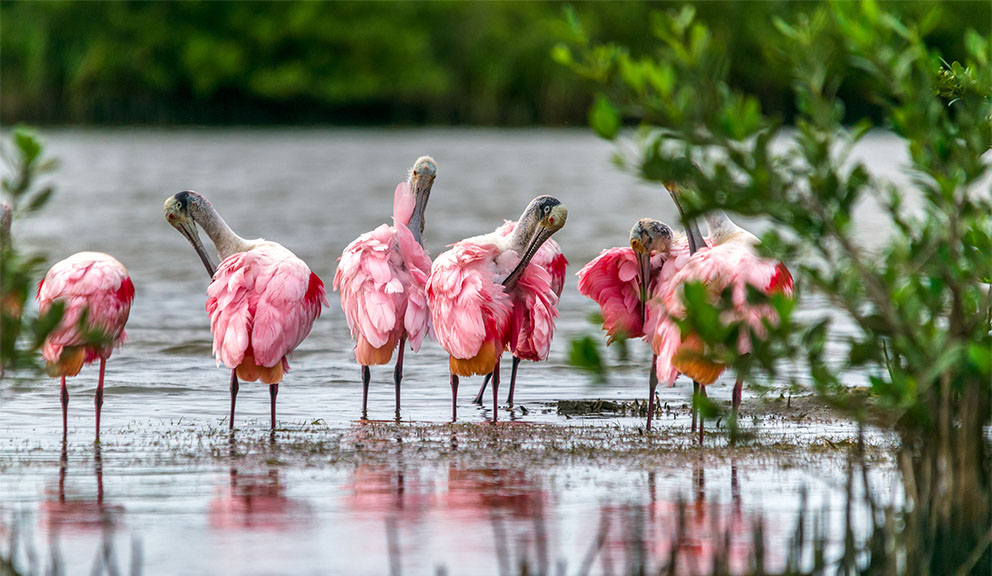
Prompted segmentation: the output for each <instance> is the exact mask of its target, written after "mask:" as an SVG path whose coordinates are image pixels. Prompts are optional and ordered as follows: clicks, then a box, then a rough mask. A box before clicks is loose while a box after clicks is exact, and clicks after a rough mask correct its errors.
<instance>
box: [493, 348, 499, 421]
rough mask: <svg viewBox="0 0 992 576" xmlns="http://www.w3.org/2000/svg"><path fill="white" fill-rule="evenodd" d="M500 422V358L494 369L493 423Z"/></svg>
mask: <svg viewBox="0 0 992 576" xmlns="http://www.w3.org/2000/svg"><path fill="white" fill-rule="evenodd" d="M497 420H499V358H497V359H496V366H494V367H493V422H496V421H497Z"/></svg>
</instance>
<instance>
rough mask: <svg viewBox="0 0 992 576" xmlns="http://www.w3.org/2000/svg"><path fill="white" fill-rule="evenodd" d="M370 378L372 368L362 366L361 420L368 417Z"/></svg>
mask: <svg viewBox="0 0 992 576" xmlns="http://www.w3.org/2000/svg"><path fill="white" fill-rule="evenodd" d="M371 380H372V370H371V369H370V368H369V367H368V366H362V420H365V419H367V418H368V417H369V382H370V381H371Z"/></svg>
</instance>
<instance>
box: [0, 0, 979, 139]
mask: <svg viewBox="0 0 992 576" xmlns="http://www.w3.org/2000/svg"><path fill="white" fill-rule="evenodd" d="M928 4H929V2H925V1H921V0H918V1H913V2H899V3H897V4H894V5H893V6H892V9H894V10H898V11H899V12H900V13H902V14H909V15H912V14H918V13H921V12H923V11H925V10H926V9H927V6H928ZM662 5H664V4H662ZM816 5H817V4H813V3H805V2H786V1H785V0H772V1H765V2H732V1H714V2H706V3H701V4H700V5H699V6H698V8H696V9H695V11H694V14H693V15H692V16H694V18H690V14H688V13H686V15H685V16H683V17H682V18H681V20H680V21H679V22H677V23H676V24H677V25H678V26H680V27H681V29H682V30H683V32H684V33H685V34H695V35H696V36H695V38H696V40H695V42H696V44H695V45H694V46H695V48H694V49H696V50H702V49H703V48H704V47H707V46H708V47H710V48H712V47H715V46H716V47H726V50H725V58H724V62H723V64H722V67H723V68H729V70H730V75H729V77H728V81H729V83H730V85H732V86H735V87H737V88H740V89H743V90H744V91H746V92H748V93H750V94H754V95H755V96H756V98H757V101H760V103H761V106H760V108H761V109H762V110H778V111H781V112H782V113H783V115H784V116H785V117H786V118H787V119H788V118H789V117H791V116H792V114H793V105H792V102H791V101H790V99H789V98H788V91H789V86H790V82H791V79H790V78H789V76H788V75H787V74H785V73H784V70H782V69H780V68H777V67H773V66H766V65H764V63H763V62H762V61H761V59H760V58H755V57H754V55H756V54H760V53H761V50H762V43H763V39H764V37H765V36H767V35H768V34H769V25H768V21H769V18H770V17H771V16H772V15H778V16H780V17H782V18H784V19H786V20H789V21H792V20H793V19H794V18H793V17H794V16H795V15H796V14H797V13H801V12H809V11H811V10H812V9H813V8H815V6H816ZM657 6H659V4H657V3H649V2H643V1H634V0H630V1H626V2H620V3H618V2H611V1H592V2H578V3H575V6H574V8H573V9H572V10H571V12H570V14H571V17H570V18H571V22H572V23H577V22H579V21H582V22H583V23H585V24H586V26H587V29H586V30H584V31H583V33H585V34H589V35H595V36H600V37H609V38H615V39H617V40H619V41H621V42H622V43H623V44H624V47H625V49H627V50H629V51H630V53H631V54H632V55H634V56H635V57H633V58H632V59H631V61H630V62H629V63H628V65H627V67H626V68H625V70H624V74H626V75H627V77H628V79H629V80H630V82H631V84H632V85H637V86H638V87H639V89H641V90H644V91H646V92H655V91H657V92H660V93H673V94H675V95H678V96H679V97H684V95H685V94H686V92H685V91H684V90H682V87H681V86H679V85H676V84H675V82H674V78H675V76H674V72H675V70H674V69H667V70H666V69H657V68H655V67H653V66H650V65H642V58H643V59H645V61H646V62H648V63H650V61H651V60H652V58H651V56H652V53H651V50H653V46H652V42H651V40H652V31H654V30H658V29H659V26H667V25H668V24H667V23H666V21H665V20H664V19H659V18H656V17H652V10H653V9H654V8H656V7H657ZM561 12H562V4H561V3H559V2H452V1H448V0H443V1H431V2H427V1H411V2H407V1H403V2H400V1H384V2H354V1H344V2H309V1H300V2H271V1H262V2H249V3H245V2H65V1H53V2H35V1H18V0H5V1H4V2H2V3H0V68H2V69H3V76H4V80H5V82H4V90H3V91H2V93H0V119H2V120H3V121H4V122H16V121H21V122H25V121H28V122H33V123H39V122H49V123H51V122H56V123H66V122H74V123H79V122H85V123H131V122H143V123H260V122H314V121H330V122H337V123H356V122H357V123H376V124H389V123H405V124H415V123H424V122H427V123H438V124H450V123H473V124H508V125H520V124H527V123H543V124H562V123H569V124H579V123H581V122H583V121H584V120H585V118H586V110H587V109H588V105H589V103H590V102H591V98H590V96H589V94H587V93H586V92H584V91H583V90H581V89H579V88H580V87H581V86H580V81H579V80H578V79H577V78H575V77H574V76H572V75H571V74H569V73H568V72H567V70H565V69H564V68H561V67H559V66H556V65H555V64H554V63H553V62H552V61H551V60H549V59H548V58H546V57H545V56H546V55H547V54H548V52H549V51H550V50H552V49H554V51H555V54H556V57H557V58H559V59H563V58H566V59H567V58H569V57H570V53H569V51H568V48H567V43H566V44H560V45H557V46H558V47H557V48H555V46H556V42H557V41H559V40H565V41H566V42H572V41H573V40H574V39H575V37H574V35H573V32H572V27H571V26H569V23H568V22H562V21H561V19H560V15H561ZM989 18H990V9H989V4H988V2H983V1H981V0H974V1H970V2H955V4H954V9H953V10H948V11H947V13H946V14H945V15H944V17H943V18H941V19H939V20H936V21H935V22H934V23H933V24H934V26H935V27H934V30H933V34H932V36H933V39H934V42H936V44H937V45H939V46H941V47H942V48H943V50H944V52H945V53H957V52H960V47H962V46H963V44H964V43H966V42H970V41H971V40H970V37H967V36H963V35H962V34H961V33H960V31H961V30H963V29H965V28H966V27H967V24H968V23H970V22H988V21H989ZM699 23H705V24H706V26H705V27H700V26H699ZM686 56H687V57H692V53H689V54H687V55H686ZM601 57H603V58H610V57H611V56H610V54H609V53H608V52H607V51H604V52H603V54H601ZM861 88H862V87H861V86H860V85H858V84H852V85H851V86H848V87H846V88H845V90H847V91H848V92H850V93H852V94H858V95H859V96H860V94H861ZM858 100H859V101H862V102H866V103H867V100H866V99H864V98H859V99H858ZM740 104H741V110H742V111H744V112H745V113H750V112H748V110H749V107H753V105H754V104H753V102H752V103H749V102H743V101H742V102H741V103H740ZM871 106H872V105H870V104H866V105H865V107H863V108H862V109H860V112H864V111H866V110H872V108H871ZM750 109H753V108H750ZM728 121H729V119H728Z"/></svg>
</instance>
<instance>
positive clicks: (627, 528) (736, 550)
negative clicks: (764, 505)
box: [600, 464, 754, 574]
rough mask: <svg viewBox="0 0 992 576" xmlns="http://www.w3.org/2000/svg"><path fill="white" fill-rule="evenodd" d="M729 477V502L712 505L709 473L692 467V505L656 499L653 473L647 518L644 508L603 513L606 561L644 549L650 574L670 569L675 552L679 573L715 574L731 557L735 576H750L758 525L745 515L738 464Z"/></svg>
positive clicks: (630, 508)
mask: <svg viewBox="0 0 992 576" xmlns="http://www.w3.org/2000/svg"><path fill="white" fill-rule="evenodd" d="M730 474H731V478H730V482H731V502H730V503H729V504H728V503H718V502H708V501H707V499H706V472H705V469H704V468H703V467H702V465H701V464H697V465H695V466H694V467H693V475H692V482H693V490H692V499H691V500H690V501H681V500H680V499H659V498H657V495H656V491H655V485H654V473H649V475H648V487H649V490H650V494H651V503H650V504H649V505H648V507H647V508H646V515H645V514H644V512H645V510H644V509H642V508H641V507H640V506H620V507H617V506H614V507H604V508H603V509H602V513H603V515H602V518H603V522H606V524H607V527H606V530H607V538H606V543H605V545H604V548H603V552H602V553H603V557H602V558H601V561H602V562H604V563H605V564H606V565H610V563H611V562H613V563H615V562H617V561H620V560H623V561H627V560H628V559H627V558H626V554H627V553H628V552H630V551H635V552H631V553H636V551H637V550H644V551H646V553H647V555H648V557H647V558H645V559H643V561H644V562H647V563H648V567H649V571H651V570H658V569H660V568H661V567H662V566H666V567H667V566H668V564H669V563H670V562H671V559H672V554H673V553H676V559H675V562H676V564H675V573H676V574H712V573H714V561H715V559H716V558H719V557H725V558H726V563H727V567H728V568H729V571H730V573H731V574H743V573H746V572H747V571H748V567H749V560H750V558H751V555H752V552H753V549H754V545H753V541H752V531H753V529H754V522H753V521H752V520H750V519H746V518H745V517H744V516H743V514H742V512H741V502H740V487H739V485H738V481H737V467H736V466H731V472H730ZM600 529H602V526H601V527H600ZM673 544H674V545H675V547H676V549H675V550H673ZM614 568H616V566H614Z"/></svg>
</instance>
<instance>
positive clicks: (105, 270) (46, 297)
mask: <svg viewBox="0 0 992 576" xmlns="http://www.w3.org/2000/svg"><path fill="white" fill-rule="evenodd" d="M37 300H38V306H39V309H40V310H41V311H42V312H44V311H46V310H48V308H49V307H51V305H52V303H53V302H55V301H57V300H61V301H63V302H64V303H65V309H64V311H63V314H62V319H61V321H60V322H59V324H58V326H57V327H56V328H55V330H54V331H52V333H51V334H49V335H48V337H47V338H45V343H44V345H43V347H42V355H43V356H44V358H45V360H46V361H47V362H49V363H53V364H54V363H56V362H58V360H59V357H60V356H61V355H62V349H63V348H65V347H66V346H80V345H82V344H84V343H85V338H84V337H85V334H83V333H81V332H80V331H79V321H80V319H81V318H82V315H83V313H84V311H85V313H86V325H87V328H89V329H91V330H100V331H101V332H102V333H103V335H104V336H106V337H107V338H109V339H110V341H111V343H110V344H109V345H107V346H105V347H99V348H87V350H86V357H85V360H84V361H85V362H86V363H90V362H92V361H94V360H96V359H97V358H109V357H110V354H111V352H112V351H113V349H114V348H115V347H119V346H121V345H122V344H123V343H124V342H125V341H126V340H127V333H126V332H125V331H124V325H125V324H126V323H127V318H128V315H129V314H130V312H131V302H132V301H133V300H134V284H132V283H131V278H130V277H129V276H128V274H127V269H126V268H124V266H123V265H122V264H121V263H120V262H118V261H117V259H115V258H113V257H112V256H109V255H107V254H102V253H100V252H79V253H77V254H73V255H72V256H70V257H68V258H66V259H65V260H62V261H61V262H58V263H56V264H55V265H54V266H52V268H51V270H49V271H48V274H46V275H45V279H44V280H42V281H41V284H40V285H39V286H38V294H37Z"/></svg>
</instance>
